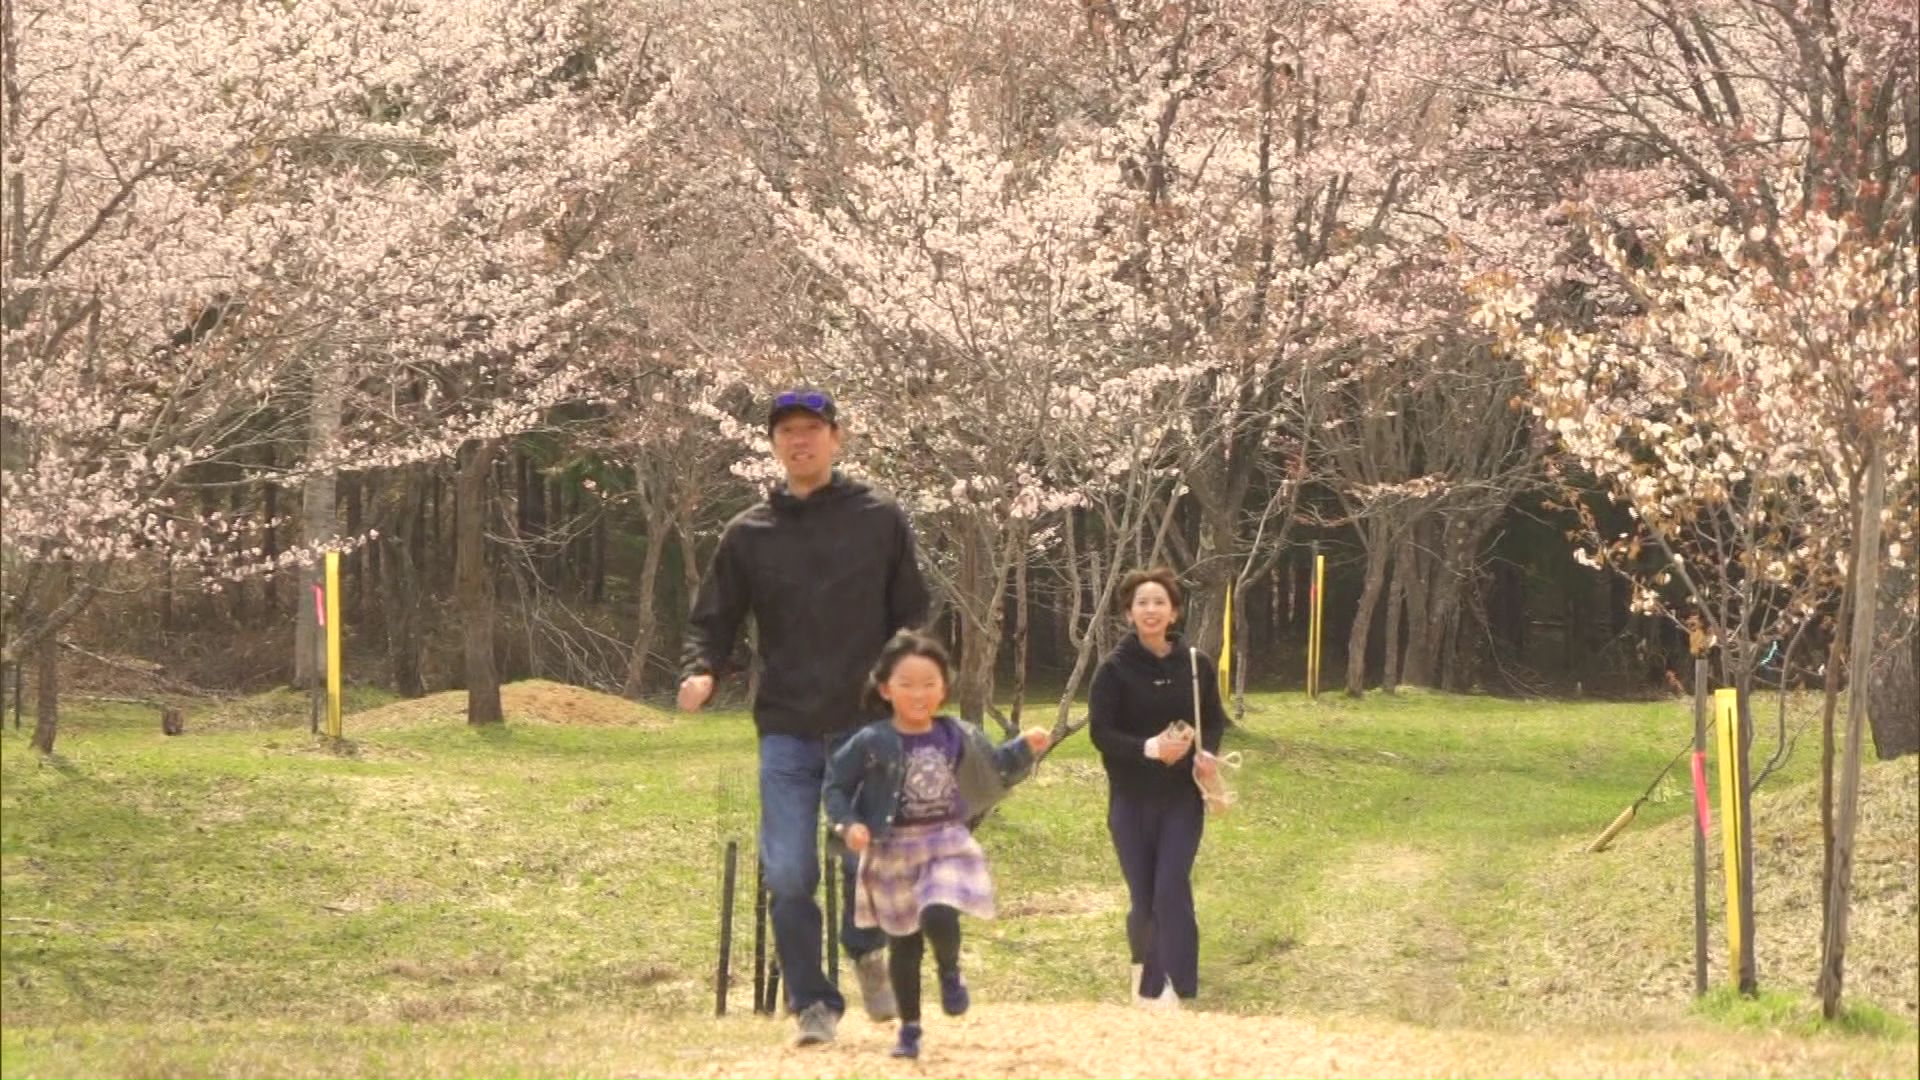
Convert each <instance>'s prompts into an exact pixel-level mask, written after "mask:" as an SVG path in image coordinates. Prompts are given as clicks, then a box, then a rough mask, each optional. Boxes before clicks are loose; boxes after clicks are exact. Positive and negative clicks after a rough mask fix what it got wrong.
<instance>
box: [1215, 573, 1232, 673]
mask: <svg viewBox="0 0 1920 1080" xmlns="http://www.w3.org/2000/svg"><path fill="white" fill-rule="evenodd" d="M1221 620H1222V622H1224V623H1225V625H1224V626H1223V627H1221V630H1220V663H1219V664H1218V665H1216V666H1217V667H1218V668H1219V669H1220V700H1221V701H1222V702H1226V701H1230V700H1232V699H1233V583H1232V582H1228V583H1227V611H1226V614H1225V615H1223V616H1221Z"/></svg>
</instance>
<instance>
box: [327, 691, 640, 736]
mask: <svg viewBox="0 0 1920 1080" xmlns="http://www.w3.org/2000/svg"><path fill="white" fill-rule="evenodd" d="M500 707H501V710H502V711H503V712H504V713H505V714H506V718H507V723H509V724H583V725H588V726H592V727H640V728H658V727H664V726H666V725H667V724H670V723H672V718H671V717H670V716H669V715H668V714H666V713H664V712H662V711H660V710H659V709H656V708H654V707H653V706H651V705H642V704H639V703H638V702H633V701H628V700H627V699H625V698H622V697H617V696H615V695H613V694H603V693H600V692H599V691H597V690H588V689H586V688H585V687H580V686H569V685H567V684H565V683H556V682H548V681H547V680H545V679H527V680H525V681H522V682H515V683H508V684H506V685H505V686H502V687H501V688H500ZM466 718H467V692H466V691H465V690H448V691H446V692H445V693H440V694H429V695H428V696H426V697H423V698H415V699H414V700H412V701H396V702H393V703H392V704H389V705H382V706H380V707H379V708H375V709H368V710H366V711H364V712H357V713H352V714H349V715H348V716H347V717H346V718H345V724H346V726H348V727H350V728H354V729H356V730H360V731H365V730H369V729H372V730H379V729H381V728H394V727H412V726H415V725H419V724H457V723H464V722H465V721H466Z"/></svg>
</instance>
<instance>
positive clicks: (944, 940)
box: [887, 904, 960, 1024]
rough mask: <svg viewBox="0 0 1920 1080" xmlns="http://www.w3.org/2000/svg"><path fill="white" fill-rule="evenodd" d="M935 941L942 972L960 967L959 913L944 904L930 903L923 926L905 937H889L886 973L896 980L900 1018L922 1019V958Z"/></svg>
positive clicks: (935, 956) (922, 918)
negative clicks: (927, 946) (930, 943)
mask: <svg viewBox="0 0 1920 1080" xmlns="http://www.w3.org/2000/svg"><path fill="white" fill-rule="evenodd" d="M928 941H931V942H933V962H934V963H935V964H937V965H938V966H939V968H940V971H941V972H942V973H945V972H949V971H957V970H959V968H960V912H958V911H956V910H955V909H953V908H950V907H948V906H947V905H945V904H929V905H927V907H926V909H925V910H924V911H922V912H920V929H919V930H918V931H916V932H914V933H911V934H908V935H907V936H906V937H892V936H889V937H888V938H887V975H888V977H889V978H891V979H892V980H893V999H894V1002H895V1003H896V1004H898V1005H899V1007H900V1021H901V1022H902V1023H906V1024H917V1023H919V1022H920V958H921V957H922V956H924V955H926V942H928Z"/></svg>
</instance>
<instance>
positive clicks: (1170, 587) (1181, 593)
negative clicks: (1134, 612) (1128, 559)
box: [1113, 566, 1187, 613]
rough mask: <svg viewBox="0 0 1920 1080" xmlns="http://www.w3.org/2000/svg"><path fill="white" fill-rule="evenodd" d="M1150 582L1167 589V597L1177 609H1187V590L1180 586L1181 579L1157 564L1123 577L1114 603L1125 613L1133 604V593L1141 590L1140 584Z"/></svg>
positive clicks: (1114, 597)
mask: <svg viewBox="0 0 1920 1080" xmlns="http://www.w3.org/2000/svg"><path fill="white" fill-rule="evenodd" d="M1148 582H1152V583H1153V584H1155V585H1158V586H1160V587H1161V588H1163V589H1165V590H1167V599H1168V600H1171V601H1173V607H1174V610H1175V611H1182V610H1185V609H1186V606H1187V594H1186V590H1184V589H1182V588H1181V587H1180V579H1179V578H1177V577H1174V576H1173V571H1172V570H1169V569H1167V568H1166V567H1164V566H1155V567H1152V568H1150V569H1147V570H1135V571H1133V572H1132V573H1130V574H1128V575H1127V576H1126V577H1124V578H1121V579H1120V591H1119V592H1117V593H1115V594H1114V596H1113V602H1114V605H1115V606H1116V607H1117V608H1118V609H1119V610H1120V611H1121V612H1123V613H1124V612H1125V611H1126V610H1127V609H1128V608H1130V607H1132V606H1133V594H1134V593H1136V592H1138V591H1139V590H1140V586H1142V585H1145V584H1147V583H1148Z"/></svg>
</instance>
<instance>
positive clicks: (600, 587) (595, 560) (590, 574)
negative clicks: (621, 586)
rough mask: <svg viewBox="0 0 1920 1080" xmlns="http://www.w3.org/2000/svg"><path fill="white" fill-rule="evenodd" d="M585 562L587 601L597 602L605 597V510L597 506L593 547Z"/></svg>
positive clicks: (590, 602) (594, 518)
mask: <svg viewBox="0 0 1920 1080" xmlns="http://www.w3.org/2000/svg"><path fill="white" fill-rule="evenodd" d="M588 560H589V561H588V564H587V603H589V604H598V603H601V602H603V601H605V600H606V598H607V512H606V509H605V508H604V507H601V508H597V509H596V510H595V511H594V514H593V549H592V552H591V553H590V554H589V556H588Z"/></svg>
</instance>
